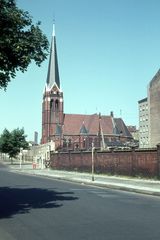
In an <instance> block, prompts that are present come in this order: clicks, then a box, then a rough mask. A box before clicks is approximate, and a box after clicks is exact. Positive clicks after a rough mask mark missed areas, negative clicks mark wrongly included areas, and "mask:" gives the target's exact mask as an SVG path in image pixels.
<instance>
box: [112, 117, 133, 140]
mask: <svg viewBox="0 0 160 240" xmlns="http://www.w3.org/2000/svg"><path fill="white" fill-rule="evenodd" d="M114 121H115V123H116V126H117V128H118V130H119V134H122V135H123V136H128V137H132V135H131V133H130V132H129V130H128V128H127V127H126V125H125V124H124V122H123V120H122V119H121V118H115V119H114Z"/></svg>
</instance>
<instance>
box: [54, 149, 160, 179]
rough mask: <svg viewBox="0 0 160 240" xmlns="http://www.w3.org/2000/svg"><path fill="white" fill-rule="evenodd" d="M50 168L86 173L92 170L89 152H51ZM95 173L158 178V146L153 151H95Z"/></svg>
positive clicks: (159, 165)
mask: <svg viewBox="0 0 160 240" xmlns="http://www.w3.org/2000/svg"><path fill="white" fill-rule="evenodd" d="M51 168H53V169H59V170H71V171H86V172H90V171H91V168H92V154H91V152H71V151H70V152H66V153H61V152H59V153H53V152H51ZM94 169H95V173H107V174H111V175H115V174H117V175H126V176H138V175H139V176H144V177H157V178H159V177H160V145H157V148H155V149H146V150H135V149H132V150H127V151H118V150H117V151H115V150H112V151H106V152H101V151H95V154H94Z"/></svg>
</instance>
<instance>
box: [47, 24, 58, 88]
mask: <svg viewBox="0 0 160 240" xmlns="http://www.w3.org/2000/svg"><path fill="white" fill-rule="evenodd" d="M46 83H47V89H48V90H50V89H51V88H52V87H53V85H57V87H58V88H59V89H60V79H59V70H58V59H57V49H56V36H55V24H53V33H52V40H51V49H50V58H49V65H48V74H47V82H46Z"/></svg>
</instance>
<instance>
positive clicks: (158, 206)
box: [0, 166, 160, 240]
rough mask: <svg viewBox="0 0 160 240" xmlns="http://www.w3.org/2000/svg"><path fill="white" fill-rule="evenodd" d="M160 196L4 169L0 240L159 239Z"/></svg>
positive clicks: (0, 185) (1, 171)
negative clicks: (86, 184)
mask: <svg viewBox="0 0 160 240" xmlns="http://www.w3.org/2000/svg"><path fill="white" fill-rule="evenodd" d="M159 223H160V198H159V197H154V196H147V195H142V194H136V193H128V192H121V191H116V190H111V189H107V188H106V189H105V188H104V189H103V188H98V187H90V186H85V185H82V184H81V185H80V184H74V183H69V182H65V181H58V180H53V179H51V178H45V177H39V176H27V175H21V174H16V173H13V172H10V171H9V170H8V168H7V167H5V168H4V167H2V166H0V240H22V239H23V240H28V239H30V240H32V239H33V240H49V239H55V240H72V239H75V240H106V239H107V240H124V239H127V240H143V239H144V240H152V239H153V240H159V238H160V228H159Z"/></svg>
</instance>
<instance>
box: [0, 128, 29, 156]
mask: <svg viewBox="0 0 160 240" xmlns="http://www.w3.org/2000/svg"><path fill="white" fill-rule="evenodd" d="M28 147H29V145H28V142H27V141H26V135H25V134H24V129H23V128H22V129H19V128H17V129H14V130H13V131H12V132H9V131H8V130H7V129H4V131H3V133H2V135H1V136H0V152H2V153H7V154H8V155H9V157H10V158H13V157H16V156H17V154H18V153H19V152H20V148H23V149H28Z"/></svg>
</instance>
